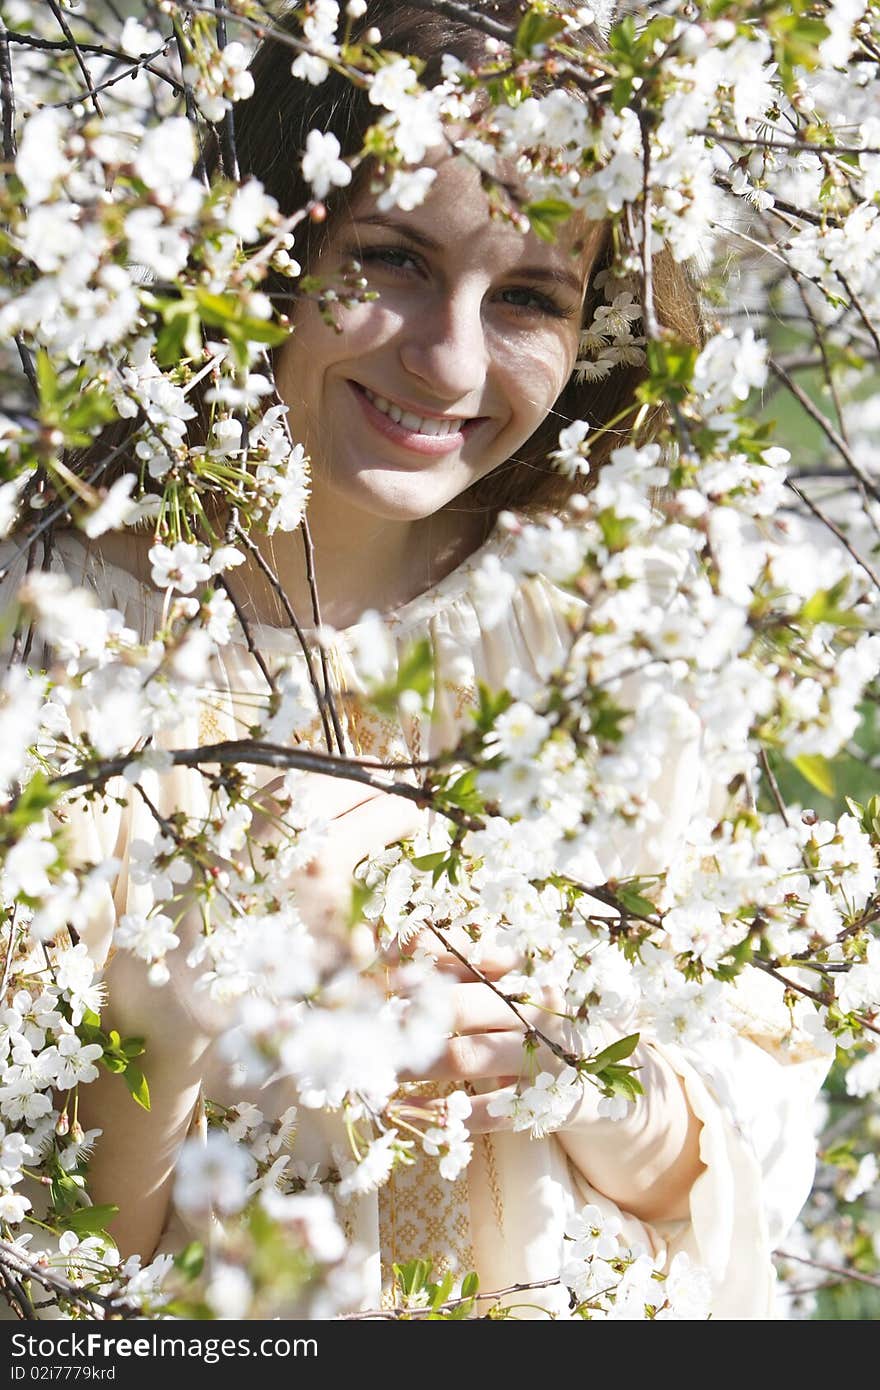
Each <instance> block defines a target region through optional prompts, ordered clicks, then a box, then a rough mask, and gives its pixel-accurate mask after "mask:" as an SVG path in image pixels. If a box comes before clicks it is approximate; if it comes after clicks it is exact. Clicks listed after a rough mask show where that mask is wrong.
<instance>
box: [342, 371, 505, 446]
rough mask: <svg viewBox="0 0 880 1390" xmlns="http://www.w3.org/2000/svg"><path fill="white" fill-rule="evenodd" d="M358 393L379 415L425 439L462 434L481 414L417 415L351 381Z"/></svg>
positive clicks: (445, 437) (476, 421) (448, 437)
mask: <svg viewBox="0 0 880 1390" xmlns="http://www.w3.org/2000/svg"><path fill="white" fill-rule="evenodd" d="M350 384H351V386H353V387H354V389H355V391H356V392H357V393H358V395H360V396H362V397H364V398H365V399H366V400H367V401H369V403H370V405H371V406H372V407H373V409H374V410H377V411H378V412H379V414H380V415H384V416H385V417H386V419H387V420H389V421H391V422H392V423H393V424H395V425H398V426H399V427H400V429H401V430H405V431H407V432H408V433H410V434H414V435H421V436H422V437H423V438H426V439H445V440H450V439H451V438H452V437H458V436H460V435H462V434H463V433H464V432H465V431H466V430H467V428H468V426H471V425H475V424H479V423H480V420H481V419H482V417H481V416H467V415H417V414H415V412H414V411H411V410H405V409H404V408H403V406H399V405H396V404H395V402H394V401H391V400H388V398H387V397H386V396H380V395H379V394H378V392H376V391H371V390H370V389H369V388H368V387H367V386H362V385H361V384H360V382H357V381H352V382H351V383H350Z"/></svg>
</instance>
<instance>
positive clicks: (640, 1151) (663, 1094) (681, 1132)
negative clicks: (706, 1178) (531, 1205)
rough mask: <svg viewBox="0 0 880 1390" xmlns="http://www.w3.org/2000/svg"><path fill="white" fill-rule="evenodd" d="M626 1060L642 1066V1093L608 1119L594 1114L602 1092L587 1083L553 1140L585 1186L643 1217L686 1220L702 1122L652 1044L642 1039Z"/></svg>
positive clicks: (697, 1172) (699, 1170) (677, 1078)
mask: <svg viewBox="0 0 880 1390" xmlns="http://www.w3.org/2000/svg"><path fill="white" fill-rule="evenodd" d="M628 1062H629V1063H630V1064H631V1065H633V1066H637V1067H638V1068H639V1071H638V1073H637V1075H638V1078H639V1081H640V1082H641V1084H642V1086H643V1087H644V1095H641V1096H639V1098H638V1100H637V1101H636V1102H635V1104H634V1105H631V1106H630V1107H629V1109H628V1111H627V1113H626V1114H625V1115H624V1116H622V1117H621V1118H620V1119H618V1120H612V1119H608V1118H607V1117H605V1116H602V1115H600V1114H599V1113H598V1107H599V1101H600V1100H601V1096H600V1094H599V1092H598V1091H597V1090H596V1089H595V1087H593V1086H588V1087H587V1089H586V1092H585V1094H584V1098H583V1100H582V1101H581V1103H580V1104H579V1105H578V1107H577V1110H576V1111H575V1114H574V1115H573V1116H572V1117H571V1119H570V1120H569V1121H568V1122H567V1123H566V1124H565V1126H564V1127H563V1128H562V1129H561V1130H559V1131H558V1132H557V1138H558V1140H559V1142H560V1144H561V1145H562V1147H563V1148H564V1149H565V1152H566V1153H567V1154H568V1156H569V1158H570V1159H571V1161H572V1162H573V1163H574V1165H575V1167H577V1168H578V1169H579V1170H580V1172H581V1173H583V1175H584V1177H585V1178H586V1180H587V1182H588V1183H589V1184H590V1186H591V1187H595V1188H596V1190H597V1191H598V1192H601V1193H603V1194H604V1196H606V1197H608V1198H610V1199H611V1201H613V1202H615V1203H616V1204H617V1205H618V1206H619V1207H622V1208H623V1209H624V1210H625V1211H628V1212H631V1213H632V1214H633V1216H637V1217H639V1219H640V1220H642V1221H678V1220H687V1218H688V1217H689V1215H690V1200H689V1199H690V1192H691V1188H692V1187H693V1185H694V1183H695V1181H696V1179H697V1178H698V1177H699V1176H700V1174H701V1173H702V1172H703V1171H704V1166H705V1165H704V1164H703V1163H702V1162H701V1160H700V1134H701V1131H702V1125H701V1123H700V1121H699V1120H698V1119H697V1118H696V1116H695V1115H694V1113H693V1111H692V1110H691V1108H690V1105H689V1104H688V1099H687V1095H686V1093H685V1088H684V1083H683V1082H682V1079H681V1077H680V1076H678V1075H677V1073H676V1072H675V1071H673V1069H672V1067H671V1066H670V1065H669V1063H668V1062H667V1061H666V1060H665V1059H664V1058H663V1057H661V1056H660V1055H659V1053H657V1052H655V1051H654V1049H653V1048H652V1047H651V1045H650V1043H640V1045H639V1046H638V1047H637V1048H636V1051H635V1052H634V1053H633V1055H632V1057H631V1058H629V1059H628Z"/></svg>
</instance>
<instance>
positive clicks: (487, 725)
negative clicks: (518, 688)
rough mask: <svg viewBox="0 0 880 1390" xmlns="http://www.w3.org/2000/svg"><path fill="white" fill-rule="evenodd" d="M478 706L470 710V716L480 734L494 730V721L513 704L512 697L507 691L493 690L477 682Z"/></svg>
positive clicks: (481, 682)
mask: <svg viewBox="0 0 880 1390" xmlns="http://www.w3.org/2000/svg"><path fill="white" fill-rule="evenodd" d="M477 691H478V695H479V704H478V706H477V708H476V709H473V710H471V715H472V717H473V719H474V721H475V723H476V725H477V728H478V729H479V731H480V733H481V734H487V733H488V732H489V730H490V729H492V728H494V725H495V720H496V719H497V718H498V716H499V714H503V713H504V711H505V710H506V709H509V708H510V706H511V705H512V704H513V696H512V695H511V694H510V693H509V692H508V691H507V690H493V689H492V687H491V686H490V685H487V684H486V682H485V681H481V680H478V681H477Z"/></svg>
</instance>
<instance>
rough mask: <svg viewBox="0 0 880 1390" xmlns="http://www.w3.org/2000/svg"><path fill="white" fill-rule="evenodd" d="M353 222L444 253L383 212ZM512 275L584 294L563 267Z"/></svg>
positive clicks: (424, 236) (517, 270)
mask: <svg viewBox="0 0 880 1390" xmlns="http://www.w3.org/2000/svg"><path fill="white" fill-rule="evenodd" d="M352 220H353V221H354V222H355V223H362V224H364V225H365V226H367V227H384V228H385V229H386V230H387V231H390V232H397V233H398V234H399V235H400V236H402V237H406V238H407V240H409V241H411V242H412V243H413V244H414V245H415V246H421V247H422V248H423V250H425V251H442V249H443V247H442V244H441V243H440V242H439V241H437V239H436V237H432V236H430V235H429V234H428V233H427V232H420V231H417V230H416V228H415V227H411V226H410V225H409V223H407V222H404V221H403V220H402V219H400V218H397V217H387V216H386V215H385V214H384V213H381V212H371V213H367V214H365V215H364V216H362V217H354V218H353V219H352ZM511 273H512V274H516V275H521V276H522V277H523V278H524V279H528V280H537V281H538V282H539V283H541V284H552V285H561V286H563V287H564V288H566V289H569V290H571V291H572V292H573V293H574V294H577V295H581V294H583V292H584V286H583V283H582V281H581V279H580V277H579V276H578V275H576V274H575V272H574V271H573V270H565V269H563V268H562V267H561V266H540V265H535V266H529V265H518V266H515V267H514V270H513V271H512V272H511Z"/></svg>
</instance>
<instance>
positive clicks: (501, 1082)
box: [425, 1076, 517, 1136]
mask: <svg viewBox="0 0 880 1390" xmlns="http://www.w3.org/2000/svg"><path fill="white" fill-rule="evenodd" d="M497 1080H498V1090H495V1091H486V1092H485V1093H484V1094H483V1095H478V1096H471V1097H470V1102H471V1110H470V1114H469V1115H465V1116H464V1118H463V1120H462V1124H463V1125H464V1127H465V1129H466V1130H467V1131H468V1133H469V1134H470V1135H473V1136H475V1135H478V1134H497V1133H498V1132H499V1131H501V1130H512V1129H513V1117H512V1116H511V1115H507V1114H501V1115H490V1113H489V1104H490V1102H491V1101H493V1100H496V1099H497V1098H498V1096H499V1095H500V1094H501V1090H502V1089H503V1088H505V1087H509V1086H513V1085H514V1084H515V1083H516V1081H517V1077H515V1076H499V1077H498V1078H497ZM425 1109H426V1110H428V1111H429V1112H430V1113H432V1114H435V1115H436V1117H437V1120H436V1123H437V1124H438V1125H441V1126H442V1124H443V1122H444V1118H445V1115H446V1100H445V1099H443V1100H429V1101H426V1102H425Z"/></svg>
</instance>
